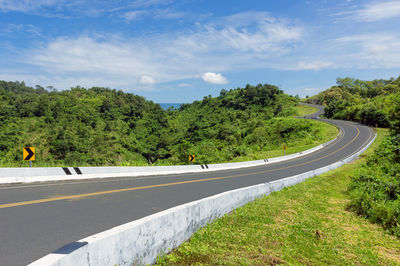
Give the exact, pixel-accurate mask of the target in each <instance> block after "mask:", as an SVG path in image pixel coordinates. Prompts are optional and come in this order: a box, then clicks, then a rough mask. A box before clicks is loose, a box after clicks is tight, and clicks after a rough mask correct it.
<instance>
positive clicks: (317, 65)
mask: <svg viewBox="0 0 400 266" xmlns="http://www.w3.org/2000/svg"><path fill="white" fill-rule="evenodd" d="M333 65H334V64H333V63H332V62H327V61H314V62H299V63H298V64H297V66H296V67H295V68H294V69H295V70H321V69H325V68H330V67H333Z"/></svg>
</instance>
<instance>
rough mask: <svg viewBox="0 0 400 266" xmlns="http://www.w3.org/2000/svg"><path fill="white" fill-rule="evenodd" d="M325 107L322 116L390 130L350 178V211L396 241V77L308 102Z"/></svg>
mask: <svg viewBox="0 0 400 266" xmlns="http://www.w3.org/2000/svg"><path fill="white" fill-rule="evenodd" d="M307 102H316V103H321V104H325V105H326V106H327V107H326V109H325V112H326V116H327V117H329V118H336V119H348V120H352V121H356V122H361V123H364V124H367V125H373V126H375V125H378V126H382V127H389V128H390V136H388V137H386V138H385V140H384V141H383V142H382V144H381V145H380V146H379V147H378V148H377V149H376V150H375V152H374V154H373V155H372V156H370V157H369V158H368V159H367V162H366V163H365V164H364V165H362V167H361V168H360V169H359V170H358V171H357V172H356V174H354V175H353V176H352V180H351V183H350V185H349V189H348V191H349V193H350V196H351V203H350V205H349V207H350V209H352V210H354V211H355V212H357V213H358V214H359V215H362V216H364V217H366V218H368V219H369V220H370V221H372V222H374V223H378V224H381V225H382V226H383V227H384V228H385V229H387V230H388V231H389V232H390V233H392V234H394V235H396V236H397V237H400V77H398V78H397V79H394V78H392V79H389V80H383V79H380V80H372V81H362V80H358V79H351V78H344V79H338V81H337V86H333V87H331V88H330V89H328V90H326V91H323V92H321V93H319V94H318V95H316V96H314V97H311V98H308V99H307Z"/></svg>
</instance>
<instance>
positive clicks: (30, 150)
mask: <svg viewBox="0 0 400 266" xmlns="http://www.w3.org/2000/svg"><path fill="white" fill-rule="evenodd" d="M22 155H23V156H22V157H23V159H24V161H34V160H35V148H34V147H24V150H23V154H22Z"/></svg>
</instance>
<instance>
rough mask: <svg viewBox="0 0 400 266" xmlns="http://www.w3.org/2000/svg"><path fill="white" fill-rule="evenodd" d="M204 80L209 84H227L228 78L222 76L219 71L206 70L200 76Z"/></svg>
mask: <svg viewBox="0 0 400 266" xmlns="http://www.w3.org/2000/svg"><path fill="white" fill-rule="evenodd" d="M201 78H202V79H203V81H204V82H207V83H210V84H227V83H228V80H227V79H226V78H225V77H224V76H222V75H221V74H220V73H212V72H207V73H204V74H203V76H201Z"/></svg>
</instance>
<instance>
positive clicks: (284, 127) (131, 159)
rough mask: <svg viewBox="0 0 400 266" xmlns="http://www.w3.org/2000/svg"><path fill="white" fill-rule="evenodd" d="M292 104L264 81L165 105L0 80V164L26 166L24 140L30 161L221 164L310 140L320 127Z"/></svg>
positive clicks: (115, 93)
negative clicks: (171, 106)
mask: <svg viewBox="0 0 400 266" xmlns="http://www.w3.org/2000/svg"><path fill="white" fill-rule="evenodd" d="M297 104H298V98H296V97H293V96H290V95H287V94H285V93H284V92H283V91H282V90H280V89H279V88H278V87H276V86H274V85H269V84H258V85H256V86H252V85H247V86H246V87H245V88H237V89H231V90H229V91H228V90H224V89H223V90H221V92H220V95H219V96H218V97H211V96H205V97H204V98H203V99H202V100H199V101H195V102H193V103H191V104H183V105H182V106H181V107H180V108H179V109H178V110H173V109H170V110H163V109H162V108H161V107H160V105H159V104H157V103H153V102H152V101H148V100H146V99H145V98H143V97H141V96H137V95H134V94H132V93H127V92H123V91H121V90H115V89H109V88H99V87H93V88H89V89H87V88H82V87H74V88H71V89H69V90H63V91H58V90H56V89H54V88H51V87H50V88H47V89H45V88H43V87H41V86H39V85H37V86H36V87H35V88H32V87H29V86H26V85H25V83H24V82H6V81H0V122H1V123H0V166H2V167H16V166H26V163H24V162H23V161H22V148H23V147H27V146H32V147H36V161H35V163H34V165H35V166H101V165H107V166H131V165H132V166H136V165H171V164H187V163H188V155H189V154H195V155H196V163H211V162H213V163H218V162H226V161H231V160H234V159H235V158H236V159H237V158H240V157H243V156H250V155H253V154H257V153H259V152H261V151H265V150H270V149H276V148H277V147H282V145H283V144H284V143H285V144H288V145H295V144H296V143H298V142H299V141H301V142H302V143H308V144H312V143H314V142H316V141H318V140H320V139H321V138H322V135H323V133H322V132H321V130H320V128H319V127H318V126H316V124H317V123H316V122H315V121H305V120H299V119H295V118H293V117H292V116H293V115H294V114H295V112H296V111H295V109H294V107H295V106H296V105H297ZM254 158H256V156H255V157H254Z"/></svg>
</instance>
